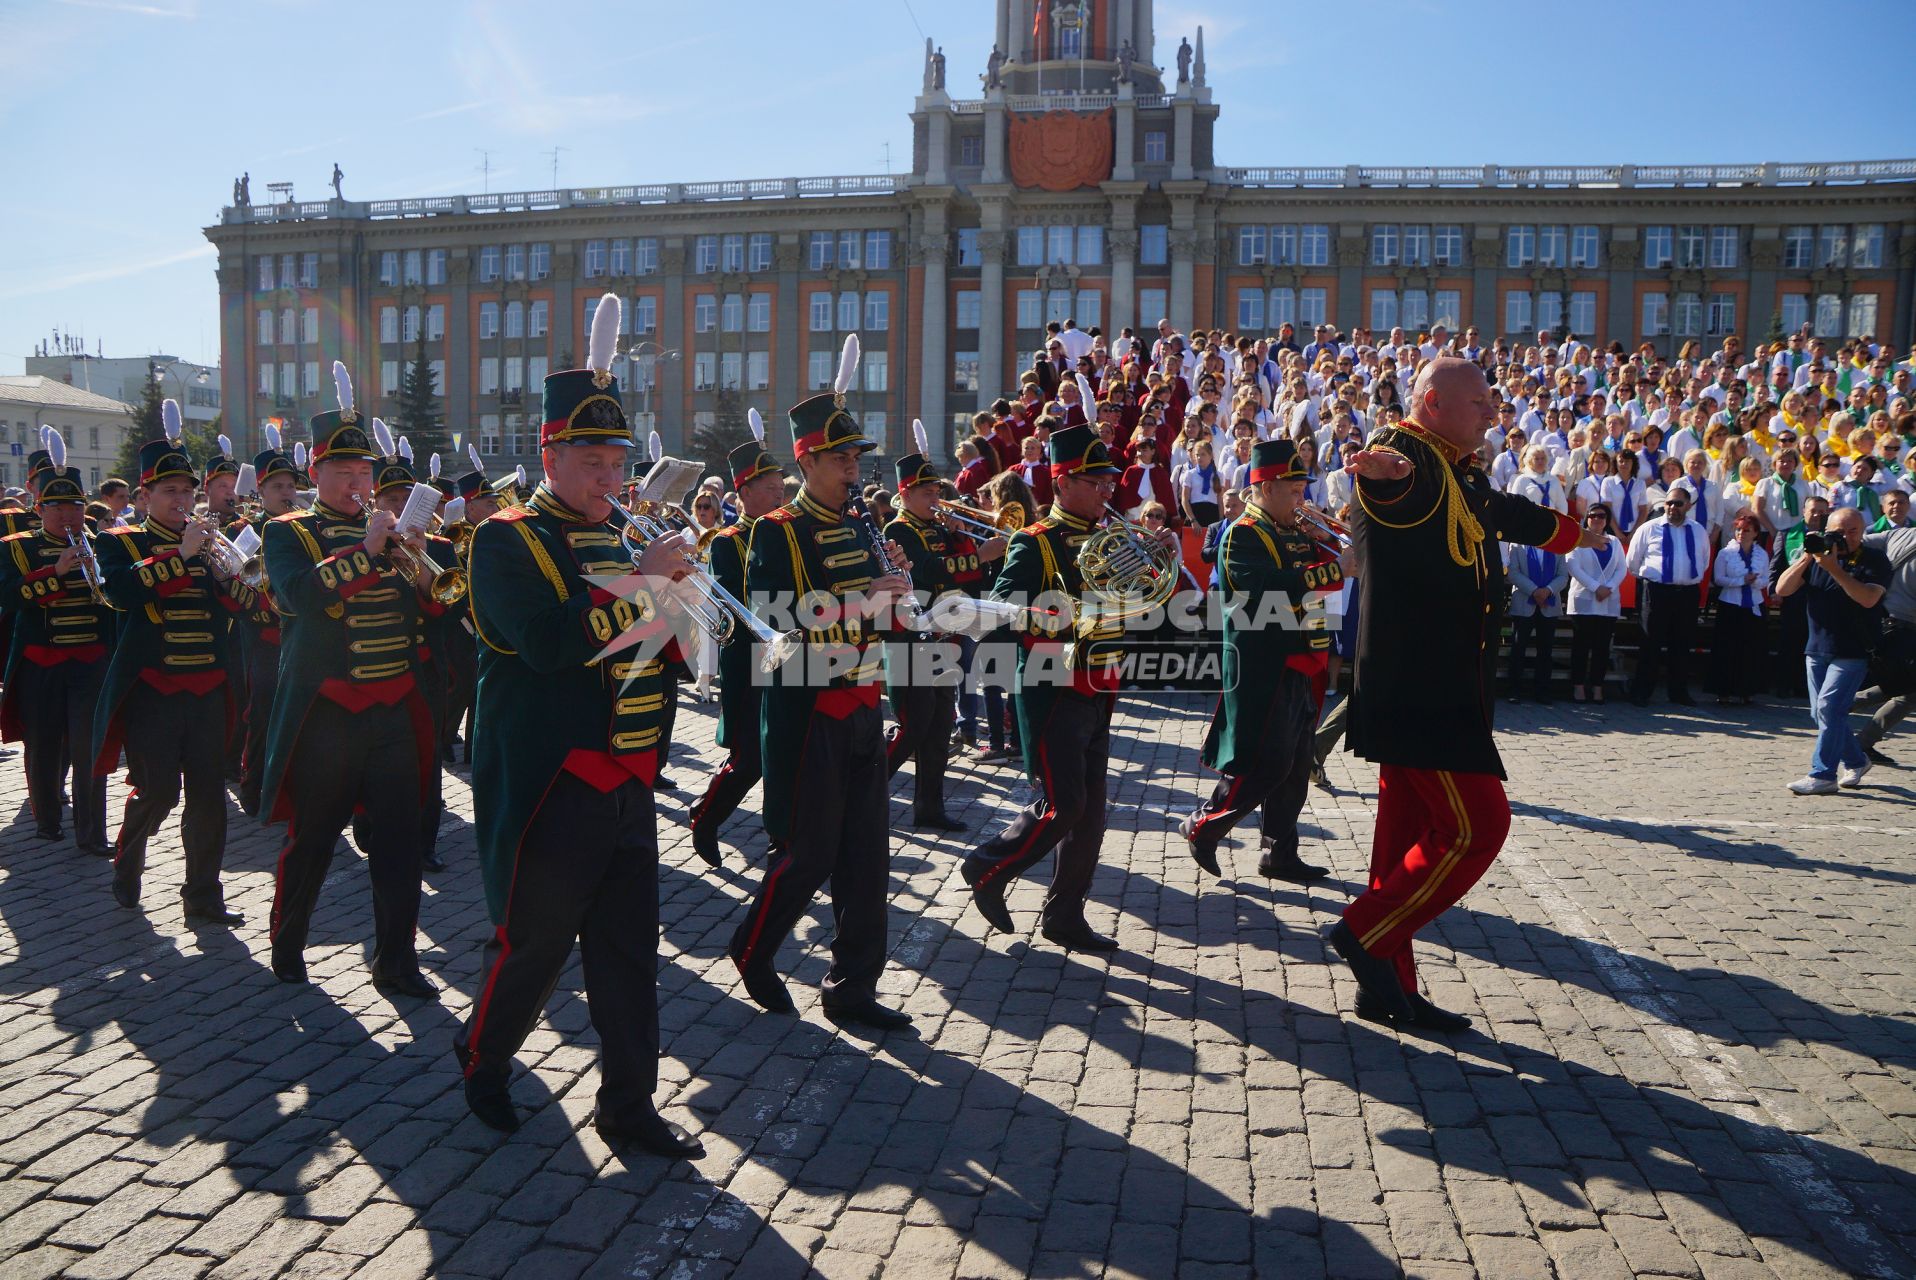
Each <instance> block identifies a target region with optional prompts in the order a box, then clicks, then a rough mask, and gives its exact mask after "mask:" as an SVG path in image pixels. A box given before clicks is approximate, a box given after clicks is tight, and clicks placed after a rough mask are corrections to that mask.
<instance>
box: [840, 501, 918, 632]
mask: <svg viewBox="0 0 1916 1280" xmlns="http://www.w3.org/2000/svg"><path fill="white" fill-rule="evenodd" d="M845 514H847V515H849V516H851V517H852V519H854V520H856V521H858V522H859V523H860V524H862V525H863V526H864V527H865V535H866V536H867V537H869V538H870V539H871V540H872V558H873V559H875V560H877V561H878V572H879V576H880V577H887V578H889V577H894V576H895V577H900V578H903V579H905V580H906V581H907V582H909V581H911V570H910V569H908V568H906V567H905V566H903V565H901V564H899V563H898V562H897V561H896V560H893V559H892V557H891V552H890V551H889V550H887V549H886V547H885V532H884V530H882V529H880V528H879V527H878V521H877V520H875V519H873V518H872V512H871V508H870V507H868V506H866V505H865V499H864V498H862V497H861V496H859V495H858V494H857V493H853V494H852V496H851V499H850V501H848V502H847V503H846V504H845ZM898 616H899V617H900V618H901V619H902V620H903V621H904V623H905V626H906V627H907V628H908V629H910V630H912V631H930V630H931V629H932V626H931V619H930V618H928V617H926V616H925V611H924V610H923V609H921V608H919V607H918V598H917V597H916V596H906V597H905V598H904V599H903V600H900V601H899V602H898Z"/></svg>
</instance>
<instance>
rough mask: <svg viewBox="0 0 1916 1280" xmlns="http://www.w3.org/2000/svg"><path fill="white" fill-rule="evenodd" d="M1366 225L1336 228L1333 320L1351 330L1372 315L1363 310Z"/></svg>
mask: <svg viewBox="0 0 1916 1280" xmlns="http://www.w3.org/2000/svg"><path fill="white" fill-rule="evenodd" d="M1365 250H1366V245H1365V235H1364V224H1363V223H1361V222H1346V223H1341V224H1339V226H1338V228H1337V314H1336V315H1334V316H1331V317H1330V320H1331V323H1333V324H1335V325H1336V326H1337V327H1338V328H1339V329H1342V330H1343V331H1344V332H1346V333H1349V332H1350V331H1351V330H1352V329H1354V328H1356V327H1357V326H1358V325H1361V324H1365V323H1367V322H1368V321H1369V317H1368V316H1367V315H1366V314H1365V313H1364V260H1365V258H1366V257H1367V256H1368V255H1367V253H1366V252H1365Z"/></svg>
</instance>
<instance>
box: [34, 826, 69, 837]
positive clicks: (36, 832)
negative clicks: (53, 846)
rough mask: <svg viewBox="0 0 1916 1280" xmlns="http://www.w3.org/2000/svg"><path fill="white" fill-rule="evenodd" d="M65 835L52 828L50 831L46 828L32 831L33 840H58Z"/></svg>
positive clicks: (36, 828) (37, 828) (56, 828)
mask: <svg viewBox="0 0 1916 1280" xmlns="http://www.w3.org/2000/svg"><path fill="white" fill-rule="evenodd" d="M65 835H66V833H65V832H64V831H61V830H60V828H58V827H54V828H52V829H51V830H49V829H48V828H46V827H35V828H34V831H33V838H34V839H35V840H59V839H62V838H63V837H64V836H65Z"/></svg>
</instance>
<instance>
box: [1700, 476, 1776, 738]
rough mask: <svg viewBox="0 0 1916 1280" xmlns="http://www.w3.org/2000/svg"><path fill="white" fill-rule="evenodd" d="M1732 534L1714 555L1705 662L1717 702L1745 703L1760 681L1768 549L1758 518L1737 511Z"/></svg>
mask: <svg viewBox="0 0 1916 1280" xmlns="http://www.w3.org/2000/svg"><path fill="white" fill-rule="evenodd" d="M1732 527H1733V528H1734V530H1735V535H1734V536H1733V537H1732V538H1731V540H1730V542H1729V544H1728V545H1727V546H1725V547H1724V548H1723V550H1722V551H1721V552H1720V553H1719V554H1718V555H1717V558H1716V566H1715V568H1714V569H1712V571H1711V576H1712V578H1713V579H1714V580H1715V582H1716V633H1715V635H1714V636H1713V637H1712V638H1711V645H1710V666H1711V669H1712V670H1713V671H1714V672H1715V676H1716V681H1715V683H1716V700H1717V704H1718V705H1719V706H1724V705H1728V704H1730V703H1732V702H1734V703H1736V704H1738V705H1739V706H1745V707H1747V706H1749V705H1750V703H1751V702H1752V701H1753V700H1754V699H1755V697H1756V692H1757V690H1759V689H1761V688H1762V687H1763V678H1764V668H1765V666H1766V665H1767V663H1768V658H1769V653H1768V645H1767V632H1765V631H1764V629H1763V591H1764V588H1765V587H1767V586H1768V585H1769V581H1770V555H1769V552H1767V551H1765V550H1763V548H1762V547H1761V546H1760V545H1758V543H1757V541H1756V535H1757V532H1758V521H1757V518H1756V517H1755V516H1753V515H1751V514H1750V513H1748V512H1744V513H1742V514H1740V515H1738V516H1737V518H1736V522H1735V524H1734V525H1733V526H1732Z"/></svg>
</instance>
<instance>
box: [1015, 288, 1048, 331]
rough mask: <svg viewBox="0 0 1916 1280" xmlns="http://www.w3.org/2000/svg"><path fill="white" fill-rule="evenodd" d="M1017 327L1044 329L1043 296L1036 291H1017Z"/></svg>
mask: <svg viewBox="0 0 1916 1280" xmlns="http://www.w3.org/2000/svg"><path fill="white" fill-rule="evenodd" d="M1018 327H1019V328H1020V329H1042V328H1044V294H1042V293H1040V292H1039V291H1038V290H1036V289H1020V290H1018Z"/></svg>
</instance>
